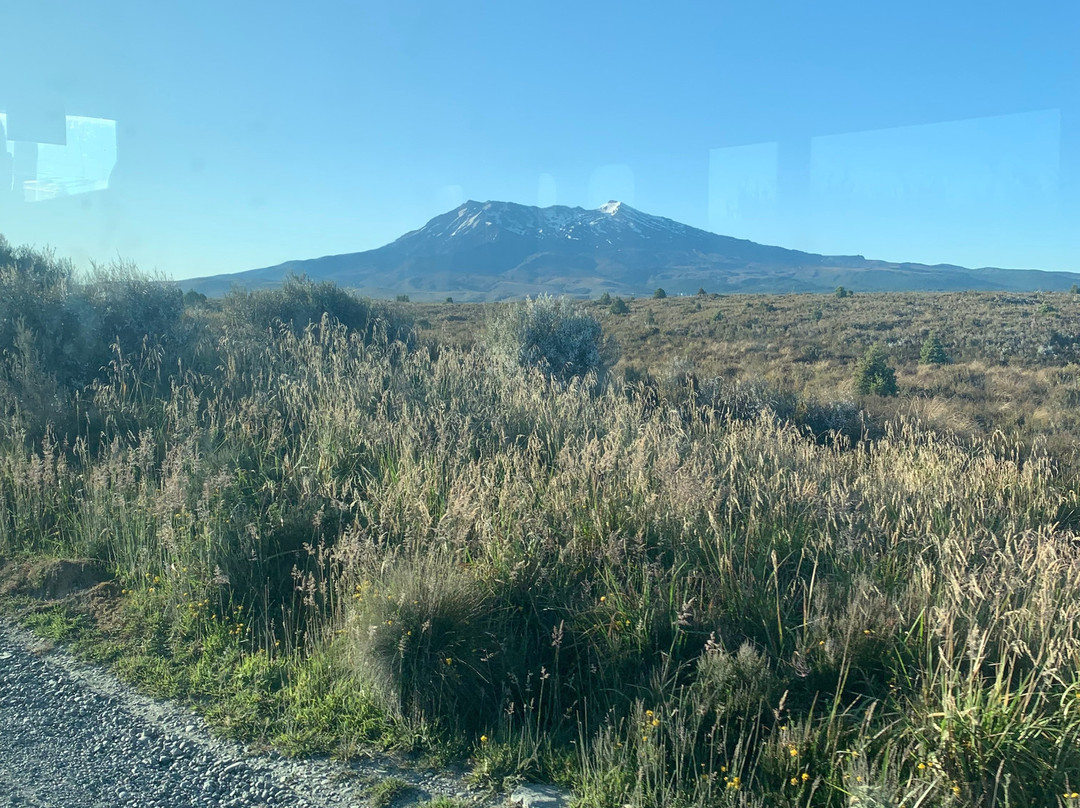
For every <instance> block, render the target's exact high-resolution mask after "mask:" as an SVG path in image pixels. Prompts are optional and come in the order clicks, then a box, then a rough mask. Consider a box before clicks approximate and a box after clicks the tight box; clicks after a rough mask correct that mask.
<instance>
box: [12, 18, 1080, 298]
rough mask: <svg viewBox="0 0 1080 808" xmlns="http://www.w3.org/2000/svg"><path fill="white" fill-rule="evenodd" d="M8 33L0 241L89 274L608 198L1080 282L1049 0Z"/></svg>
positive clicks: (898, 253)
mask: <svg viewBox="0 0 1080 808" xmlns="http://www.w3.org/2000/svg"><path fill="white" fill-rule="evenodd" d="M0 31H3V34H2V35H0V42H2V44H0V111H3V113H4V115H3V116H0V126H4V127H5V129H6V130H9V131H8V136H9V137H10V140H6V141H0V185H3V184H4V180H3V177H4V171H5V165H6V166H8V168H7V169H6V170H7V172H8V173H7V175H8V176H11V177H13V178H14V180H13V182H14V184H15V190H14V191H11V192H7V193H6V198H5V199H3V200H2V201H0V233H3V234H4V235H6V236H7V238H8V240H9V241H11V242H13V243H32V244H36V245H52V246H54V247H55V248H56V249H57V251H58V252H59V253H60V254H62V255H68V256H71V257H73V258H74V259H75V260H76V261H77V262H79V263H83V262H85V261H87V260H88V259H91V258H94V259H98V260H109V259H111V258H113V257H116V256H117V255H121V256H123V257H124V258H127V259H131V260H134V261H136V262H137V263H138V264H139V265H140V266H142V267H143V268H145V269H158V270H160V271H162V272H165V273H167V274H169V275H171V276H173V277H174V278H184V277H190V276H195V275H204V274H215V273H219V272H230V271H239V270H244V269H250V268H254V267H260V266H266V265H270V264H276V263H280V262H282V261H285V260H287V259H293V258H310V257H316V256H319V255H326V254H332V253H341V252H352V251H357V250H363V249H368V248H372V247H376V246H379V245H381V244H384V243H386V242H388V241H390V240H392V239H394V238H396V237H397V236H399V235H401V234H402V233H404V232H405V231H407V230H411V229H414V228H416V227H419V226H421V225H422V224H423V223H424V222H425V221H427V220H428V219H429V218H431V217H432V216H435V215H437V214H439V213H442V212H445V211H446V210H449V209H450V208H451V207H453V206H454V205H456V204H457V203H458V202H460V201H463V200H465V199H480V200H484V199H501V200H511V201H516V202H522V203H527V204H538V203H539V204H551V203H558V204H567V205H582V206H586V207H595V206H597V205H599V204H601V203H602V202H605V201H607V200H608V199H621V200H623V201H625V202H627V203H629V204H631V205H633V206H635V207H637V208H639V209H641V210H644V211H647V212H650V213H655V214H660V215H664V216H669V217H671V218H674V219H678V220H680V221H684V222H686V223H688V224H692V225H695V226H698V227H703V228H706V229H710V230H714V231H717V232H722V233H725V234H728V235H733V236H739V237H744V238H752V239H754V240H757V241H762V242H767V243H774V244H781V245H783V246H788V247H796V248H801V249H807V250H813V251H818V252H826V253H862V254H864V255H867V256H870V257H876V258H886V259H891V260H912V261H923V262H931V263H936V262H953V263H960V264H965V265H969V266H984V265H998V266H1015V267H1040V268H1046V269H1071V270H1077V271H1080V226H1078V225H1080V58H1078V56H1077V51H1078V49H1077V48H1076V46H1075V41H1076V36H1077V33H1078V32H1080V6H1077V4H1074V3H1067V2H1062V1H1061V0H1054V1H1053V2H1044V1H1043V0H1035V2H1029V3H1027V4H1016V3H996V2H986V0H982V2H970V1H969V0H960V1H959V2H952V3H941V2H940V0H935V1H934V2H924V0H909V1H906V2H866V0H859V1H858V2H818V3H807V2H799V3H793V2H761V3H748V2H739V3H734V2H700V3H699V2H686V3H675V4H661V3H656V2H642V3H635V2H625V1H624V2H620V3H609V2H599V1H598V2H589V3H576V2H575V3H570V2H552V3H514V2H505V0H503V1H502V2H486V3H480V2H457V3H434V2H423V3H421V2H412V1H411V0H395V1H394V2H339V3H325V2H308V3H297V2H289V3H274V2H265V0H264V2H259V3H250V2H244V1H241V0H228V2H221V0H215V2H204V0H191V1H190V2H184V3H148V2H145V0H140V2H120V0H95V2H92V3H71V2H53V1H52V0H7V2H5V4H4V6H3V9H2V10H0ZM58 133H59V134H58ZM20 138H26V140H20ZM33 138H36V140H32V139H33ZM58 139H59V140H61V141H64V140H66V145H59V144H57V143H50V140H52V141H55V140H58ZM33 144H40V145H33ZM5 159H6V163H5V162H4V161H5ZM6 190H7V189H6V188H4V189H0V195H3V194H4V192H5V191H6Z"/></svg>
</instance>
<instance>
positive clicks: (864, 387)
mask: <svg viewBox="0 0 1080 808" xmlns="http://www.w3.org/2000/svg"><path fill="white" fill-rule="evenodd" d="M855 389H856V390H857V391H858V392H859V393H862V394H863V395H875V396H895V395H896V370H895V369H894V368H891V367H889V358H888V356H886V355H885V352H884V351H883V350H881V348H880V347H878V346H876V345H875V346H872V347H870V348H869V349H868V350H867V351H866V354H865V355H864V356H863V358H862V359H860V360H859V364H858V365H856V367H855Z"/></svg>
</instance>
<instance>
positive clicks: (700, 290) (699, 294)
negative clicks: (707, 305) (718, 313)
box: [697, 286, 706, 297]
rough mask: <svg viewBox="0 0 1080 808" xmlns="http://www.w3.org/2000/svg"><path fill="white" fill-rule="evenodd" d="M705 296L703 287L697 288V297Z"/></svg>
mask: <svg viewBox="0 0 1080 808" xmlns="http://www.w3.org/2000/svg"><path fill="white" fill-rule="evenodd" d="M705 294H706V292H705V287H704V286H699V287H698V290H697V295H698V297H705Z"/></svg>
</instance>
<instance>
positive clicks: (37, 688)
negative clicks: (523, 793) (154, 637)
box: [0, 623, 502, 808]
mask: <svg viewBox="0 0 1080 808" xmlns="http://www.w3.org/2000/svg"><path fill="white" fill-rule="evenodd" d="M387 777H397V778H401V779H402V780H405V781H406V782H407V783H408V784H409V785H410V789H409V790H408V791H407V792H406V793H405V794H403V796H402V798H401V799H399V800H397V801H395V803H394V805H395V806H406V805H422V804H424V803H425V802H428V801H429V800H430V799H432V798H434V797H442V796H446V797H454V798H457V799H459V800H462V801H463V802H467V803H469V804H475V805H478V806H495V805H499V804H502V803H500V802H499V801H498V800H496V799H494V798H491V797H485V796H484V795H482V794H478V793H476V792H473V791H470V790H469V789H468V788H467V787H466V786H465V785H464V784H463V782H462V781H461V778H460V775H452V774H448V773H445V772H421V771H417V770H414V769H410V768H404V767H401V766H398V765H396V764H395V763H394V762H392V761H389V760H376V761H363V762H359V763H351V764H345V763H340V762H337V761H330V760H304V761H297V760H291V759H286V758H282V757H280V756H275V755H273V754H269V755H267V754H251V753H249V751H248V750H246V749H245V748H244V747H243V746H242V745H240V744H237V743H234V742H231V741H227V740H223V739H220V738H215V737H213V736H212V735H211V734H210V733H209V731H208V730H207V729H206V726H205V724H204V723H203V721H202V719H201V718H199V717H198V716H196V715H194V714H192V713H190V712H187V711H185V710H183V709H181V708H179V707H177V706H176V705H172V704H169V703H164V702H160V701H156V700H154V699H150V698H147V697H145V696H142V695H139V694H138V693H136V692H134V691H133V690H132V689H131V688H129V687H127V686H126V685H124V684H123V683H121V682H120V681H119V680H117V679H116V678H115V677H114V676H112V675H110V674H108V673H107V672H105V671H102V670H100V669H97V668H93V667H89V666H85V665H83V664H81V663H79V662H78V661H77V660H75V659H74V658H73V657H71V656H70V655H69V654H67V653H66V652H64V651H61V650H56V649H53V648H51V646H50V645H49V644H48V643H47V642H45V641H42V640H40V639H38V638H36V637H34V636H33V635H31V634H29V633H27V632H25V631H22V630H21V629H17V628H15V627H13V626H10V625H7V624H4V623H0V808H5V807H6V806H19V808H24V807H25V808H39V807H43V806H48V807H49V808H51V807H52V806H56V807H57V808H61V807H62V808H84V807H85V808H99V806H100V808H114V807H115V806H145V808H174V807H175V808H181V806H183V808H194V807H195V806H215V807H217V806H221V807H222V808H240V807H241V806H244V808H247V806H252V807H255V806H290V808H292V807H294V806H295V808H324V807H325V808H346V806H365V805H368V800H367V797H366V794H367V792H368V790H369V789H370V787H371V785H372V784H373V783H375V782H377V781H378V780H380V779H383V778H387Z"/></svg>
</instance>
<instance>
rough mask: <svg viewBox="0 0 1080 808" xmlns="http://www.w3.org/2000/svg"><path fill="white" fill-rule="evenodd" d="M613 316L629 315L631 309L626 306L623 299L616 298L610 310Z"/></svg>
mask: <svg viewBox="0 0 1080 808" xmlns="http://www.w3.org/2000/svg"><path fill="white" fill-rule="evenodd" d="M608 311H610V312H611V313H612V314H629V313H630V307H629V306H627V305H626V301H625V300H623V299H622V298H621V297H617V298H615V300H614V302H612V304H611V308H610V309H608Z"/></svg>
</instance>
